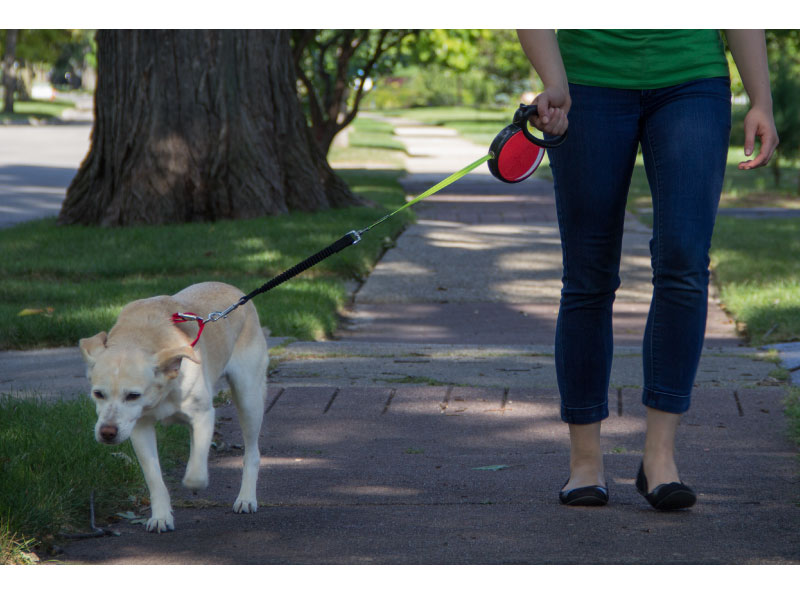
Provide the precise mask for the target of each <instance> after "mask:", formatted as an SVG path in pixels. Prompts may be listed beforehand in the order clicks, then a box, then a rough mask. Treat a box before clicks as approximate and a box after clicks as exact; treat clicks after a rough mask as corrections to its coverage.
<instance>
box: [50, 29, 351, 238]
mask: <svg viewBox="0 0 800 600" xmlns="http://www.w3.org/2000/svg"><path fill="white" fill-rule="evenodd" d="M97 57H98V65H97V71H98V79H97V88H96V91H95V123H94V128H93V131H92V145H91V149H90V151H89V154H88V155H87V157H86V158H85V159H84V162H83V164H82V165H81V167H80V169H79V171H78V173H77V175H76V176H75V179H74V180H73V181H72V183H71V185H70V187H69V189H68V190H67V197H66V199H65V201H64V204H63V207H62V210H61V214H60V216H59V223H62V224H72V223H82V224H99V225H104V226H125V225H133V224H160V223H178V222H189V221H214V220H217V219H244V218H253V217H258V216H262V215H274V214H280V213H286V212H288V211H290V210H304V211H315V210H320V209H325V208H330V207H339V206H346V205H350V204H361V203H364V200H363V199H361V198H359V197H357V196H355V195H354V194H353V193H352V192H351V191H350V189H349V188H348V186H347V184H345V183H344V182H343V181H342V180H341V179H340V178H339V177H338V176H337V175H336V174H335V173H334V172H333V170H332V169H331V167H330V165H328V162H327V159H326V157H325V156H324V155H322V154H321V152H320V151H319V149H318V147H317V146H316V144H315V143H314V141H313V138H312V135H311V132H310V131H309V128H308V126H307V124H306V120H305V116H304V114H303V112H302V109H301V107H300V104H299V101H298V99H297V95H296V87H295V86H296V84H295V74H294V68H293V61H292V55H291V48H290V45H289V34H288V31H286V30H261V31H229V30H226V31H186V30H181V31H150V30H138V31H128V30H126V31H104V30H101V31H99V32H98V33H97Z"/></svg>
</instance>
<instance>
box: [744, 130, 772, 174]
mask: <svg viewBox="0 0 800 600" xmlns="http://www.w3.org/2000/svg"><path fill="white" fill-rule="evenodd" d="M756 136H758V138H759V139H760V140H761V147H760V148H759V152H758V155H757V156H756V157H755V158H754V159H752V160H746V161H743V162H740V163H739V169H740V170H743V171H747V170H749V169H757V168H758V167H763V166H764V165H766V164H767V163H768V162H769V161H770V159H771V158H772V155H773V154H774V153H775V148H777V146H778V136H777V134H775V133H773V131H770V130H767V131H766V132H758V133H749V134H748V133H747V132H745V142H744V153H745V156H750V155H751V154H753V150H754V146H755V137H756Z"/></svg>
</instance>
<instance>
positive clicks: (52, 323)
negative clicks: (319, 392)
mask: <svg viewBox="0 0 800 600" xmlns="http://www.w3.org/2000/svg"><path fill="white" fill-rule="evenodd" d="M342 174H343V175H344V177H345V179H347V180H348V181H349V182H350V184H351V187H352V188H353V189H354V190H355V191H356V192H357V193H359V194H362V195H364V196H366V197H368V198H370V199H372V200H374V201H376V202H377V203H378V206H377V207H353V208H346V209H337V210H330V211H326V212H324V213H315V214H306V213H294V214H290V215H285V216H280V217H265V218H260V219H253V220H248V221H220V222H217V223H193V224H186V225H170V226H156V227H130V228H119V229H103V228H99V227H83V226H69V227H60V226H58V225H56V223H55V220H54V219H45V220H41V221H34V222H30V223H25V224H22V225H19V226H16V227H13V228H9V229H4V230H2V231H0V255H2V256H3V259H4V260H3V261H2V263H0V279H2V280H3V288H4V289H3V294H2V297H0V348H2V349H9V348H15V349H17V348H18V349H25V348H36V347H47V346H65V345H74V344H76V343H77V340H78V339H79V338H81V337H86V336H90V335H94V334H95V333H97V332H98V331H101V330H108V328H109V327H110V326H111V325H113V323H114V320H115V319H116V316H117V314H118V313H119V311H120V309H121V308H122V307H123V306H124V305H125V304H127V303H128V302H130V301H132V300H134V299H137V298H145V297H149V296H155V295H160V294H174V293H176V292H177V291H179V290H180V289H182V288H184V287H186V286H188V285H190V284H192V283H196V282H199V281H213V280H216V281H224V282H226V283H230V284H232V285H236V286H238V287H239V288H240V289H242V290H243V292H245V293H247V292H249V291H251V290H253V289H255V288H257V287H258V286H260V285H261V284H262V283H264V282H266V281H267V280H269V279H270V278H272V277H273V276H275V275H277V274H278V273H280V272H282V271H284V270H285V269H287V268H289V267H291V266H293V265H295V264H296V263H298V262H300V261H302V260H303V259H305V258H307V257H308V256H310V255H312V254H314V253H316V252H318V251H319V250H321V249H323V248H324V247H326V246H327V245H329V244H330V243H332V242H333V241H335V240H337V239H338V238H340V237H341V236H342V235H344V234H345V233H347V232H348V231H350V230H351V229H354V228H359V227H364V226H366V225H369V224H371V223H372V222H373V221H374V220H376V219H377V218H378V217H380V216H383V214H385V213H386V212H387V211H388V210H389V209H392V208H395V207H398V206H400V205H401V204H403V202H404V195H403V192H402V189H401V188H400V186H399V184H398V183H397V181H396V180H397V175H398V173H397V172H371V171H346V172H344V173H342ZM411 218H412V215H411V214H410V213H407V212H402V213H400V214H399V215H398V216H397V217H395V218H393V219H390V220H389V221H387V222H386V223H384V224H383V225H381V226H380V227H379V228H377V229H375V230H373V231H371V232H370V234H369V235H367V236H365V237H364V240H363V241H362V242H360V243H359V244H358V245H356V246H353V247H350V248H347V249H345V250H344V251H342V252H340V253H339V254H336V255H334V256H333V257H331V258H329V259H327V260H325V261H324V262H322V263H320V264H319V265H317V266H316V267H314V268H312V269H310V270H309V271H306V272H305V273H304V274H302V275H300V276H299V277H296V278H295V279H292V280H290V281H289V282H287V283H285V284H283V285H281V286H279V287H278V288H275V289H274V290H272V291H270V292H268V293H266V294H263V295H261V296H258V297H256V298H255V299H254V302H255V305H256V307H257V308H258V311H259V315H260V317H261V320H262V324H263V325H266V326H268V327H269V328H270V329H271V330H272V333H273V335H278V336H292V337H297V338H300V339H319V338H323V337H325V336H327V335H329V334H331V333H332V332H333V331H334V330H335V328H336V325H337V311H338V310H339V309H340V308H341V307H342V306H343V305H344V304H345V303H346V302H347V300H348V292H347V289H346V283H347V282H348V281H349V280H353V279H363V278H364V277H366V275H367V274H368V273H369V271H370V270H371V268H372V265H373V264H374V263H375V261H376V260H377V259H378V257H379V256H380V255H381V254H382V253H383V251H384V248H385V247H386V246H387V245H389V244H391V243H392V241H391V240H393V239H394V238H395V237H396V236H397V235H398V234H399V233H400V231H401V230H402V229H403V227H404V226H405V224H406V223H407V222H408V220H409V219H411ZM219 308H220V309H222V308H225V307H219Z"/></svg>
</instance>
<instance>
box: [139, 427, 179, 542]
mask: <svg viewBox="0 0 800 600" xmlns="http://www.w3.org/2000/svg"><path fill="white" fill-rule="evenodd" d="M131 443H132V444H133V449H134V451H135V452H136V458H138V459H139V464H140V465H141V467H142V473H143V474H144V480H145V482H146V483H147V488H148V489H149V490H150V510H151V515H150V518H149V519H148V520H147V523H146V524H145V527H146V529H147V531H153V532H156V533H161V532H162V531H172V530H173V529H175V522H174V521H173V518H172V505H171V504H170V501H169V492H168V491H167V486H166V485H164V478H163V477H162V476H161V465H160V464H159V462H158V448H157V447H156V430H155V427H154V423H152V422H143V421H141V420H140V421H139V422H138V423H137V424H136V426H135V427H134V428H133V431H132V432H131Z"/></svg>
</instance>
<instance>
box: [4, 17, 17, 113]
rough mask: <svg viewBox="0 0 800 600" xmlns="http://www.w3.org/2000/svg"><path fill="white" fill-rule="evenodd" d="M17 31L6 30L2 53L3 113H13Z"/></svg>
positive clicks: (15, 84)
mask: <svg viewBox="0 0 800 600" xmlns="http://www.w3.org/2000/svg"><path fill="white" fill-rule="evenodd" d="M18 34H19V30H18V29H6V43H5V51H4V52H3V89H4V90H5V92H4V94H3V112H5V113H13V112H14V91H15V90H16V88H17V70H16V67H15V63H16V61H17V36H18Z"/></svg>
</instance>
